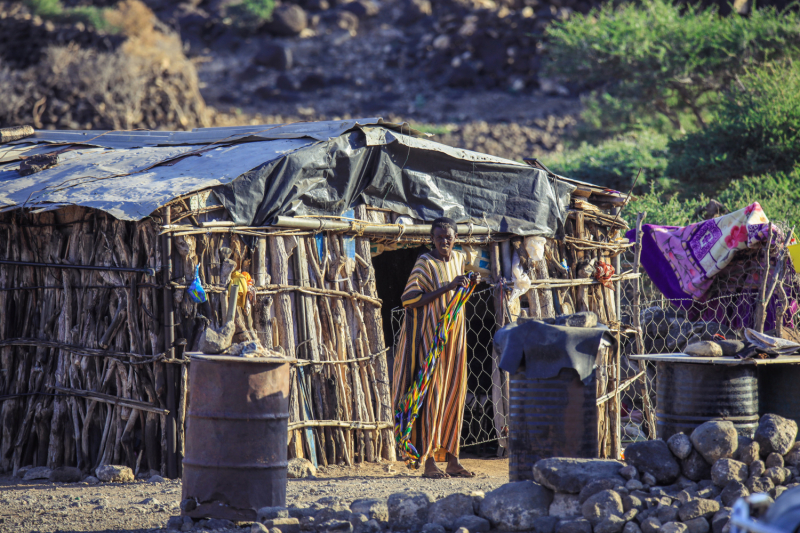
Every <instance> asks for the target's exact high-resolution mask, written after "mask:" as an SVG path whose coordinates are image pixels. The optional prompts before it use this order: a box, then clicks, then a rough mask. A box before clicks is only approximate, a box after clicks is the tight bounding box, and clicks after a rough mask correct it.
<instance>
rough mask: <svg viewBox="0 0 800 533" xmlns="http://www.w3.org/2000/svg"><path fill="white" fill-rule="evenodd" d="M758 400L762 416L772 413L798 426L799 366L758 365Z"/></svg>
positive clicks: (799, 411) (799, 416) (799, 405)
mask: <svg viewBox="0 0 800 533" xmlns="http://www.w3.org/2000/svg"><path fill="white" fill-rule="evenodd" d="M778 360H780V358H778ZM758 399H759V403H760V408H759V409H760V413H761V414H762V415H765V414H767V413H772V414H775V415H779V416H782V417H784V418H789V419H791V420H794V421H795V422H797V423H798V424H800V364H781V363H771V364H765V365H759V368H758Z"/></svg>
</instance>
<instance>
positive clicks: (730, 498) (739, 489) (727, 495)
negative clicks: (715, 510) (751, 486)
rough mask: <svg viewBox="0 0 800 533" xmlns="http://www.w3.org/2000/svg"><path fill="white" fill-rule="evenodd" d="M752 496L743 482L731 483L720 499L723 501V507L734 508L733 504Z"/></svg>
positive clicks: (723, 490) (726, 486)
mask: <svg viewBox="0 0 800 533" xmlns="http://www.w3.org/2000/svg"><path fill="white" fill-rule="evenodd" d="M746 496H750V491H749V490H748V489H747V487H745V486H744V483H742V482H741V481H731V482H730V483H728V484H727V485H725V488H724V489H722V492H721V493H720V495H719V497H720V499H721V500H722V505H724V506H725V507H733V503H734V502H735V501H736V500H738V499H739V498H744V497H746Z"/></svg>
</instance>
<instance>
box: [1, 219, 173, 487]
mask: <svg viewBox="0 0 800 533" xmlns="http://www.w3.org/2000/svg"><path fill="white" fill-rule="evenodd" d="M157 231H158V228H157V226H156V224H155V223H154V222H153V221H150V220H148V221H144V222H141V223H138V224H133V223H126V222H120V221H118V220H115V219H113V218H112V217H110V216H108V215H105V214H103V213H99V212H96V211H90V210H87V209H82V208H76V207H67V208H63V209H61V210H58V211H55V212H46V213H41V214H37V215H29V216H20V214H19V213H13V214H7V215H5V216H4V217H3V218H0V243H3V244H2V248H0V259H3V260H6V261H16V262H35V263H55V264H65V265H66V264H69V265H94V266H99V267H111V268H120V267H122V268H125V267H128V268H140V269H146V268H156V267H157V264H158V261H157V258H156V254H157V251H158V246H157V239H156V234H157ZM9 289H13V290H9ZM157 293H158V289H157V283H156V280H155V279H154V278H153V277H152V276H148V275H147V274H145V273H143V272H123V271H115V270H77V269H69V268H52V267H37V266H15V265H8V264H3V265H0V317H2V319H1V320H0V346H2V347H0V370H1V371H2V374H0V397H2V398H3V400H4V401H2V403H0V420H1V422H0V423H2V428H3V431H2V434H1V435H0V470H6V471H7V470H14V471H16V470H17V469H18V468H19V467H21V466H25V465H30V464H34V465H39V466H49V467H57V466H62V465H74V466H78V467H80V468H81V469H83V470H85V471H90V470H93V469H94V468H95V467H97V466H99V465H101V464H108V463H116V464H128V465H130V466H131V467H133V468H135V469H137V470H141V471H147V470H149V469H154V470H157V471H160V472H165V464H164V459H165V456H164V454H163V453H162V450H163V448H164V447H165V443H164V442H163V435H164V431H163V425H164V419H165V416H163V415H162V414H159V413H163V412H164V411H165V406H166V398H165V393H166V383H165V372H164V368H165V366H166V365H165V364H163V363H153V362H152V361H153V357H152V356H153V355H157V354H161V353H163V352H164V350H163V346H162V344H163V343H162V339H161V336H162V333H161V329H160V328H159V327H158V324H159V321H158V319H157V317H159V316H160V315H161V306H160V301H159V298H158V294H157ZM19 339H27V342H24V343H23V342H20V341H19ZM46 341H50V342H49V343H48V342H46ZM84 348H86V349H84ZM83 391H91V392H93V393H94V394H89V395H82V396H79V395H78V394H83ZM119 399H124V400H122V401H119ZM145 406H149V408H143V407H145Z"/></svg>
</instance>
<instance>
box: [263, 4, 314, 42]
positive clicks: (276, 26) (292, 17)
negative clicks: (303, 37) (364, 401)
mask: <svg viewBox="0 0 800 533" xmlns="http://www.w3.org/2000/svg"><path fill="white" fill-rule="evenodd" d="M307 26H308V17H307V16H306V12H305V11H304V10H303V8H302V7H300V6H298V5H297V4H282V5H280V6H278V7H276V8H275V10H274V11H273V12H272V19H271V20H270V21H269V22H268V23H267V24H265V26H264V28H265V29H266V30H267V31H268V32H270V33H271V34H273V35H280V36H284V37H293V36H295V35H299V34H300V32H302V31H303V30H304V29H306V27H307Z"/></svg>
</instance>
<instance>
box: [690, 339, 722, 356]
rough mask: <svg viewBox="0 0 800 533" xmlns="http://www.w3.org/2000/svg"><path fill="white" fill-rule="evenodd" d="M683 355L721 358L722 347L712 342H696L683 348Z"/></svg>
mask: <svg viewBox="0 0 800 533" xmlns="http://www.w3.org/2000/svg"><path fill="white" fill-rule="evenodd" d="M683 353H686V354H689V355H694V356H695V357H722V347H721V346H720V345H719V344H717V343H716V342H713V341H697V342H693V343H692V344H690V345H688V346H687V347H686V348H684V349H683Z"/></svg>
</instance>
